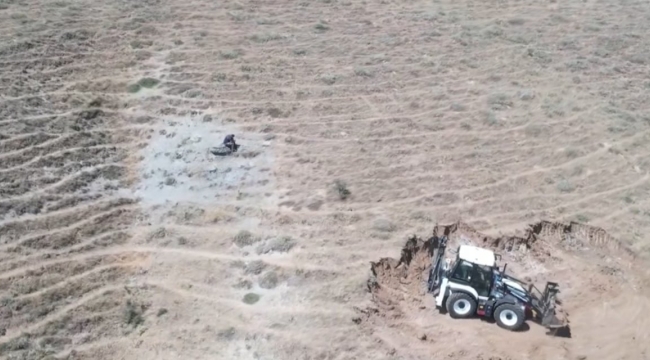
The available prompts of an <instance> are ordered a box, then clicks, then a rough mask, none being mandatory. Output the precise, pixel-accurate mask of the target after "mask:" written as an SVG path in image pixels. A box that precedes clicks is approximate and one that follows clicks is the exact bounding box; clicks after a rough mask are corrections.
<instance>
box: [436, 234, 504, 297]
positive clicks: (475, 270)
mask: <svg viewBox="0 0 650 360" xmlns="http://www.w3.org/2000/svg"><path fill="white" fill-rule="evenodd" d="M495 266H496V261H495V256H494V253H493V252H492V251H490V250H487V249H483V248H478V247H475V246H468V245H461V246H459V247H458V251H457V253H456V261H454V263H453V265H451V267H450V268H449V269H448V273H447V274H448V275H447V276H448V278H449V280H450V281H452V282H454V283H458V284H462V285H467V286H470V287H472V288H474V289H475V290H476V292H477V293H478V295H479V296H480V297H488V296H489V294H490V291H491V290H492V280H493V276H494V269H495Z"/></svg>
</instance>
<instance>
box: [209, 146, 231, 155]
mask: <svg viewBox="0 0 650 360" xmlns="http://www.w3.org/2000/svg"><path fill="white" fill-rule="evenodd" d="M210 152H211V153H212V154H213V155H216V156H228V155H230V154H232V150H230V149H229V148H227V147H225V146H219V147H214V148H211V149H210Z"/></svg>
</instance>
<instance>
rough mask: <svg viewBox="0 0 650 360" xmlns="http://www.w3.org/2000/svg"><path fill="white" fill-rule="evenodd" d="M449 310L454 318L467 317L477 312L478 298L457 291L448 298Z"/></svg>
mask: <svg viewBox="0 0 650 360" xmlns="http://www.w3.org/2000/svg"><path fill="white" fill-rule="evenodd" d="M447 312H449V316H451V317H452V318H454V319H466V318H470V317H473V316H474V314H476V300H474V298H473V297H472V296H470V295H469V294H465V293H455V294H451V295H449V298H448V299H447Z"/></svg>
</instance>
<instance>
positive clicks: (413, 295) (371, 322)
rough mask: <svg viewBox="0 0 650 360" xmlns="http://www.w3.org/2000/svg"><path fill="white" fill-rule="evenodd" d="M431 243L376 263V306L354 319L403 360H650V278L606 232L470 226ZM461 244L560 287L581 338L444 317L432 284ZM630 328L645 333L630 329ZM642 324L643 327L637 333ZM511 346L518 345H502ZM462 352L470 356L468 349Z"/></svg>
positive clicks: (513, 271) (530, 278)
mask: <svg viewBox="0 0 650 360" xmlns="http://www.w3.org/2000/svg"><path fill="white" fill-rule="evenodd" d="M433 235H434V236H432V237H430V238H429V239H426V240H425V239H423V238H420V237H418V236H411V237H410V238H409V239H408V240H407V241H406V244H405V245H404V247H403V248H402V250H401V255H400V257H399V258H382V259H380V260H379V261H376V262H372V263H371V276H370V278H369V280H368V291H369V292H370V295H371V299H372V300H371V303H370V305H368V306H366V307H364V308H357V312H358V316H357V317H356V318H355V319H354V322H355V323H357V324H358V325H359V326H360V327H361V329H363V331H366V332H368V333H371V334H373V335H374V336H375V337H376V339H377V342H378V343H381V344H383V345H384V346H386V348H387V349H388V350H387V351H388V352H389V354H392V355H394V356H395V357H396V358H403V357H407V358H414V359H417V358H423V359H424V358H431V356H432V355H433V356H434V357H435V358H437V357H436V356H441V357H445V358H451V359H532V358H553V359H572V360H575V359H613V358H617V359H640V358H643V356H644V355H645V354H646V352H647V351H648V346H647V345H646V343H644V342H643V339H644V338H645V337H646V335H645V334H644V331H643V326H647V324H648V323H649V321H648V319H649V316H648V315H647V313H648V312H647V310H648V309H650V306H649V304H650V302H649V301H648V297H647V294H648V281H647V280H648V276H647V273H645V272H643V271H642V270H640V269H641V268H642V267H640V266H637V265H638V264H640V262H641V259H639V258H637V257H635V256H634V254H633V253H632V252H631V251H629V250H628V248H627V247H626V246H625V245H624V244H623V243H621V242H620V241H618V240H617V239H614V238H613V237H611V236H610V235H609V234H608V233H607V232H606V231H604V230H603V229H600V228H597V227H593V226H589V225H584V224H579V223H574V222H572V223H569V224H564V223H558V222H550V221H541V222H538V223H535V224H532V225H530V226H529V227H528V228H527V229H525V231H523V232H522V233H521V234H517V235H510V236H498V237H491V236H487V235H484V234H481V233H479V232H478V231H476V230H474V229H473V228H472V227H470V226H468V225H467V224H464V223H454V224H451V225H437V226H435V228H434V229H433ZM442 235H446V236H447V237H448V239H449V242H448V246H447V254H446V255H445V256H446V257H453V256H455V252H454V250H455V249H457V247H458V245H461V244H468V245H475V246H481V247H486V248H490V249H492V250H494V251H495V253H497V254H500V255H501V256H502V258H501V259H500V261H499V265H503V264H504V263H507V264H508V267H507V273H508V274H509V275H512V276H515V277H517V278H519V279H521V280H524V281H525V282H528V283H531V284H534V285H535V286H536V287H537V288H542V289H543V286H544V285H545V282H546V281H554V282H558V283H559V284H560V294H559V295H558V313H559V315H560V316H562V317H565V318H566V319H568V320H569V321H570V328H571V337H570V338H566V337H557V336H556V337H552V336H548V335H547V334H546V329H545V328H543V327H542V326H541V325H538V324H536V323H534V322H532V321H530V320H529V321H527V323H526V325H527V326H525V328H524V329H523V330H522V331H519V332H509V331H507V330H503V329H501V328H499V327H498V326H497V325H496V324H494V322H491V321H486V320H479V319H478V318H477V319H467V320H454V319H451V318H450V317H449V316H448V315H445V314H443V313H441V312H439V311H438V310H437V309H436V307H435V303H434V299H433V296H432V295H431V294H429V293H428V292H427V289H426V282H427V278H428V274H429V269H430V266H431V262H432V257H431V255H432V254H433V251H432V249H433V248H434V247H435V246H436V242H437V241H436V240H435V239H436V237H437V236H442ZM630 324H635V325H634V326H630ZM636 324H639V325H636ZM504 342H507V343H509V344H511V346H507V347H504V346H501V345H495V344H499V343H504ZM459 349H460V350H459Z"/></svg>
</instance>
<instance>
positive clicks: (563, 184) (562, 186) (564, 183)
mask: <svg viewBox="0 0 650 360" xmlns="http://www.w3.org/2000/svg"><path fill="white" fill-rule="evenodd" d="M557 189H558V190H560V191H561V192H564V193H566V192H572V191H573V190H575V186H574V185H573V184H572V183H571V182H569V180H566V179H563V180H560V181H559V182H558V183H557Z"/></svg>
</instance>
